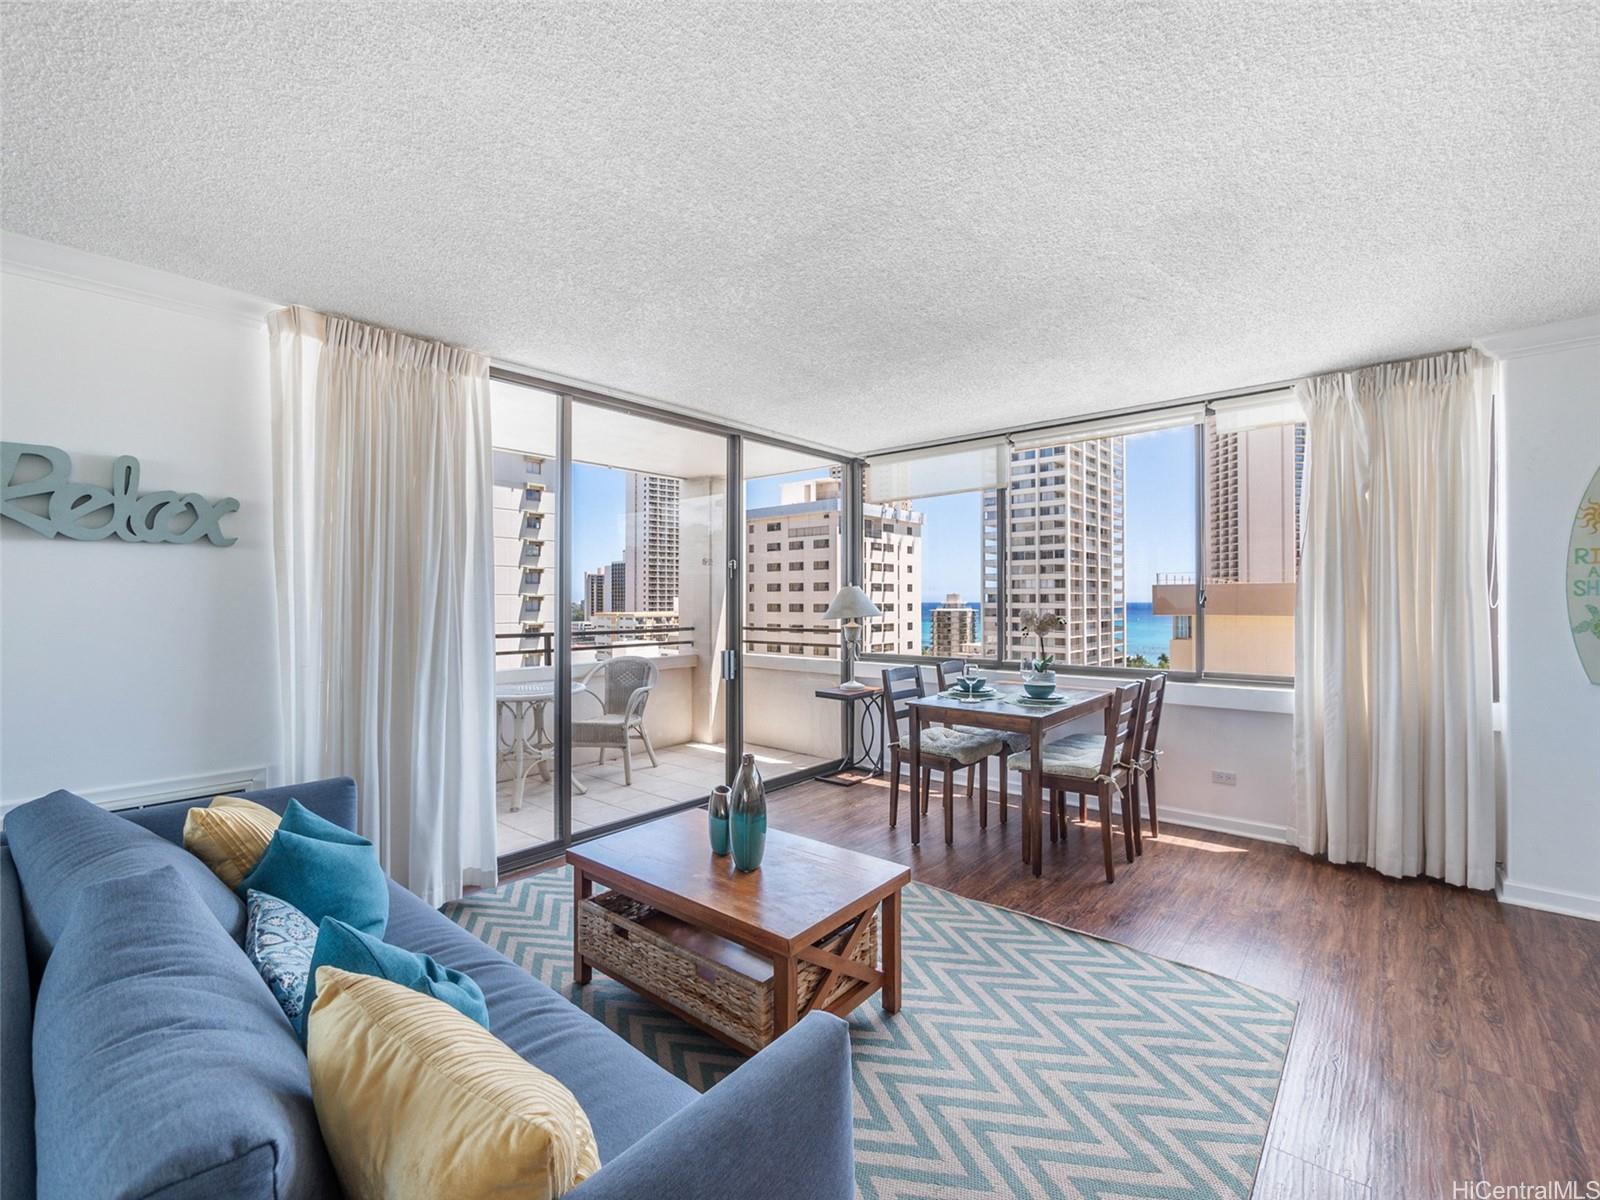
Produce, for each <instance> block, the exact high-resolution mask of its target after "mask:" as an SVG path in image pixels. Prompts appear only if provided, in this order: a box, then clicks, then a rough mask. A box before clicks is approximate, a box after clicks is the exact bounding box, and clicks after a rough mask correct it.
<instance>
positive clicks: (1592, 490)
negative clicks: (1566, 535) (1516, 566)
mask: <svg viewBox="0 0 1600 1200" xmlns="http://www.w3.org/2000/svg"><path fill="white" fill-rule="evenodd" d="M1567 615H1568V616H1570V617H1571V618H1572V640H1573V641H1575V642H1576V643H1577V645H1578V658H1579V659H1580V660H1581V661H1582V663H1583V669H1584V670H1585V671H1587V672H1589V682H1590V683H1600V470H1597V471H1596V472H1595V473H1594V478H1593V479H1591V480H1589V490H1588V491H1586V492H1584V494H1583V499H1582V500H1580V501H1578V515H1577V516H1575V517H1573V519H1572V538H1571V540H1570V541H1568V543H1567Z"/></svg>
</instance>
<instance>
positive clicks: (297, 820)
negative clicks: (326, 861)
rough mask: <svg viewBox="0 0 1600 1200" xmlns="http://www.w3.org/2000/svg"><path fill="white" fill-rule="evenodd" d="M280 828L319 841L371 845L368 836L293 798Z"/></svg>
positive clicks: (286, 807)
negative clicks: (320, 814)
mask: <svg viewBox="0 0 1600 1200" xmlns="http://www.w3.org/2000/svg"><path fill="white" fill-rule="evenodd" d="M278 828H279V829H287V830H288V831H289V832H290V833H298V834H299V835H300V836H301V837H309V838H316V839H317V840H318V841H319V842H339V843H341V844H342V845H346V846H366V845H370V843H369V842H368V841H367V839H366V838H364V837H362V836H361V835H360V834H359V833H356V832H355V831H354V830H351V829H346V828H345V827H344V826H343V825H339V824H336V823H334V822H333V821H330V820H328V819H327V818H326V817H319V816H317V814H316V813H314V812H312V811H311V810H310V809H309V808H307V807H306V806H305V805H304V804H301V803H300V801H298V800H295V799H293V798H292V797H291V798H290V800H289V803H288V804H287V805H285V806H284V810H283V820H282V821H280V822H279V823H278Z"/></svg>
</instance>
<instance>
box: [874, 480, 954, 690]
mask: <svg viewBox="0 0 1600 1200" xmlns="http://www.w3.org/2000/svg"><path fill="white" fill-rule="evenodd" d="M982 503H983V496H982V493H981V492H962V493H958V494H956V495H951V496H925V497H915V498H913V499H909V500H891V501H889V502H888V503H873V502H868V503H866V504H865V505H864V510H865V513H864V519H865V521H866V524H867V527H868V529H869V530H871V531H873V533H874V534H875V535H876V540H874V541H871V542H869V543H868V544H867V562H866V576H867V578H868V579H870V580H872V581H873V586H872V588H871V589H870V590H871V592H872V594H873V596H874V599H875V600H877V604H878V606H879V607H880V608H882V609H884V610H885V616H886V617H893V618H894V619H886V620H884V621H883V622H882V623H881V624H875V625H873V626H872V628H871V636H870V637H869V639H868V644H869V646H870V647H871V651H872V652H873V653H876V654H904V655H925V656H928V657H932V658H941V659H943V658H956V657H961V656H969V657H978V656H979V655H980V653H981V651H982V632H981V625H982V619H981V615H980V613H979V605H978V595H979V592H980V590H981V586H982V578H983V575H982V572H983V552H982V543H981V530H982V519H981V509H982ZM879 596H882V597H883V599H877V597H879ZM902 597H904V599H902ZM901 613H907V614H910V615H911V616H912V619H911V620H909V621H907V620H903V619H900V614H901Z"/></svg>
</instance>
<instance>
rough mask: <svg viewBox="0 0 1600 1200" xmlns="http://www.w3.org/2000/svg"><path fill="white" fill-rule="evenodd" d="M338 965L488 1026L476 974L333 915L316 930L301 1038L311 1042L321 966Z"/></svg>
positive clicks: (486, 1010) (486, 1012) (302, 1007)
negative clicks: (427, 998)
mask: <svg viewBox="0 0 1600 1200" xmlns="http://www.w3.org/2000/svg"><path fill="white" fill-rule="evenodd" d="M318 967H338V968H339V969H340V970H341V971H351V972H353V973H355V974H357V975H375V976H377V977H378V978H379V979H387V980H389V982H391V983H398V984H401V985H402V986H404V987H408V988H410V989H411V990H412V991H414V992H421V993H422V994H423V995H425V996H432V997H433V998H434V999H436V1000H443V1001H444V1002H445V1003H446V1004H448V1005H449V1006H450V1007H451V1008H453V1009H455V1010H457V1011H458V1012H460V1013H463V1014H464V1015H466V1016H469V1017H471V1018H472V1019H473V1020H474V1021H476V1022H477V1023H478V1024H479V1025H482V1026H483V1027H484V1028H485V1029H487V1028H489V1006H488V1005H487V1004H485V1003H484V1000H483V991H482V989H480V988H479V987H478V985H477V984H476V983H474V982H473V981H472V976H470V975H466V974H463V973H462V972H460V971H455V970H452V969H451V968H449V967H446V966H442V965H440V964H439V963H438V962H436V961H434V959H433V958H432V957H430V956H429V955H426V954H414V953H412V952H411V951H410V950H402V949H401V948H400V947H399V946H391V945H390V944H389V943H388V942H384V941H380V940H378V939H377V938H375V937H371V936H369V935H368V934H365V933H362V932H361V931H360V930H359V929H352V928H351V927H350V926H349V925H347V924H345V923H344V922H343V921H340V920H338V919H337V918H335V917H328V918H326V919H325V920H324V921H323V922H322V926H321V928H320V929H318V930H317V948H316V949H315V950H314V951H313V952H312V954H311V968H310V971H309V972H308V977H307V980H306V990H305V1002H304V1004H303V1005H302V1006H301V1016H300V1040H301V1041H302V1042H303V1041H305V1038H306V1023H307V1022H308V1021H309V1020H310V1018H311V1006H312V1004H314V1003H315V1002H316V999H317V968H318Z"/></svg>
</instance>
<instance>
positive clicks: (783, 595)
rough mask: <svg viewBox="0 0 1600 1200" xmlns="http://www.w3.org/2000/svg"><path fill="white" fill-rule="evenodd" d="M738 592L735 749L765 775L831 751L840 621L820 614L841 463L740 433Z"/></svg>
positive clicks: (840, 530) (833, 549) (827, 595)
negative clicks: (738, 733)
mask: <svg viewBox="0 0 1600 1200" xmlns="http://www.w3.org/2000/svg"><path fill="white" fill-rule="evenodd" d="M740 459H741V466H742V468H743V470H742V475H743V480H744V485H743V499H744V537H743V544H742V549H743V553H744V596H743V606H742V615H743V625H744V633H743V637H742V643H743V657H742V661H741V664H740V698H741V707H742V714H743V719H742V721H741V729H742V732H743V735H744V748H745V751H746V752H747V753H750V754H754V755H755V756H756V763H757V766H759V767H760V769H761V772H762V774H763V775H764V776H765V777H766V778H768V779H780V778H782V777H784V776H787V775H795V774H799V773H803V772H806V771H809V770H812V769H814V768H817V767H819V766H821V765H823V764H825V763H831V762H832V761H833V760H836V759H838V758H839V757H840V753H841V750H840V730H841V725H840V722H841V712H840V705H839V702H838V701H836V700H828V699H824V698H820V697H818V696H817V694H816V693H817V691H818V689H820V688H833V687H837V686H838V684H839V679H840V675H839V672H840V661H839V626H838V623H837V622H834V621H828V620H825V619H824V618H823V613H825V612H826V611H827V609H828V605H829V604H830V603H831V602H832V600H833V597H834V595H835V593H837V592H838V590H839V587H840V584H841V583H842V582H844V581H846V580H847V578H848V577H849V575H850V572H849V571H848V570H847V569H846V567H845V562H846V560H845V553H846V543H847V541H848V540H849V531H848V529H847V526H848V523H849V522H848V511H847V510H846V508H845V507H844V500H843V496H844V490H845V487H844V483H845V481H844V476H843V468H842V466H841V465H840V464H839V463H838V462H837V461H836V460H834V459H831V458H822V457H818V456H816V455H809V454H804V453H799V452H796V451H794V450H790V449H787V448H785V447H781V446H774V445H770V444H768V443H766V442H760V441H756V440H755V439H753V438H748V437H747V438H744V439H743V446H742V453H741V455H740Z"/></svg>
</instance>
